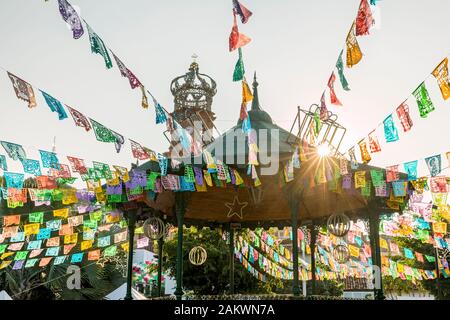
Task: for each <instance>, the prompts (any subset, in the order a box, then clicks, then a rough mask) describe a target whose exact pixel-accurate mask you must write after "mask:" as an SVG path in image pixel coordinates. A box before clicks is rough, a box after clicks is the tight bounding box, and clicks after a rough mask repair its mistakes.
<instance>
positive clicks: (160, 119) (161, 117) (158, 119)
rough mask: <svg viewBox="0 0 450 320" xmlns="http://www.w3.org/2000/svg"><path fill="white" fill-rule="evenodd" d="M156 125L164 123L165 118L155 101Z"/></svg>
mask: <svg viewBox="0 0 450 320" xmlns="http://www.w3.org/2000/svg"><path fill="white" fill-rule="evenodd" d="M155 112H156V124H160V123H166V121H167V116H166V113H165V112H164V109H163V108H162V107H161V105H160V104H159V102H156V101H155Z"/></svg>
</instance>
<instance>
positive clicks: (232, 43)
mask: <svg viewBox="0 0 450 320" xmlns="http://www.w3.org/2000/svg"><path fill="white" fill-rule="evenodd" d="M233 16H234V18H233V19H234V21H233V28H232V30H231V34H230V39H229V49H230V52H231V51H234V50H236V49H239V48H241V47H243V46H245V45H246V44H248V43H249V42H250V41H251V40H252V39H250V38H249V37H247V36H246V35H245V34H243V33H240V32H239V29H238V26H237V21H236V13H235V12H234V11H233Z"/></svg>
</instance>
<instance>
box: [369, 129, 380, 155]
mask: <svg viewBox="0 0 450 320" xmlns="http://www.w3.org/2000/svg"><path fill="white" fill-rule="evenodd" d="M369 148H370V152H372V153H376V152H380V151H381V146H380V142H379V141H378V138H377V136H376V133H375V130H373V131H372V132H371V133H369Z"/></svg>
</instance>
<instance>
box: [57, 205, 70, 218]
mask: <svg viewBox="0 0 450 320" xmlns="http://www.w3.org/2000/svg"><path fill="white" fill-rule="evenodd" d="M53 216H54V217H60V218H64V219H67V217H68V216H69V208H65V209H58V210H53Z"/></svg>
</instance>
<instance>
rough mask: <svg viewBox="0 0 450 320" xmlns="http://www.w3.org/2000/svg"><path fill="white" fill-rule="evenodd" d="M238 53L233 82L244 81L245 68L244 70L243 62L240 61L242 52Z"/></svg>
mask: <svg viewBox="0 0 450 320" xmlns="http://www.w3.org/2000/svg"><path fill="white" fill-rule="evenodd" d="M238 51H239V60H238V61H237V62H236V66H235V67H234V72H233V81H241V80H244V74H245V68H244V60H243V59H242V50H241V48H239V49H238Z"/></svg>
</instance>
